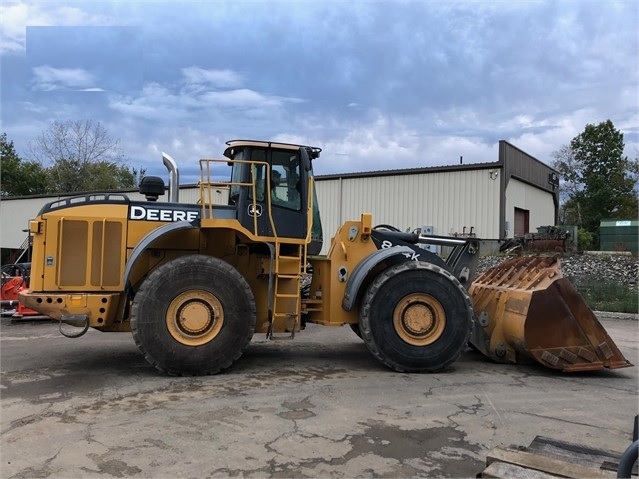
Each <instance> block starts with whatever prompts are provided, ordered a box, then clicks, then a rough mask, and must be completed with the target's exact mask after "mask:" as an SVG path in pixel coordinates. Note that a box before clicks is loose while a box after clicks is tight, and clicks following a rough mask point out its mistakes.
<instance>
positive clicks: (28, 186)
mask: <svg viewBox="0 0 639 479" xmlns="http://www.w3.org/2000/svg"><path fill="white" fill-rule="evenodd" d="M0 174H1V175H2V176H1V181H0V196H2V197H6V196H24V195H36V194H41V193H45V192H46V183H47V179H46V171H45V169H44V168H43V167H42V166H41V165H40V164H39V163H36V162H34V161H23V160H22V158H20V156H18V154H17V153H16V150H15V147H14V145H13V141H9V140H8V139H7V134H6V133H2V135H0Z"/></svg>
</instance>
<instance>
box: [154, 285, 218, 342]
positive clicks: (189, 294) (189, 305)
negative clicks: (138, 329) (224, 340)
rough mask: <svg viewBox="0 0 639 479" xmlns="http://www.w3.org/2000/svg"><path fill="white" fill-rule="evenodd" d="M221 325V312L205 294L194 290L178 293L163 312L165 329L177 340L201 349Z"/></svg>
mask: <svg viewBox="0 0 639 479" xmlns="http://www.w3.org/2000/svg"><path fill="white" fill-rule="evenodd" d="M223 324H224V309H223V308H222V303H220V300H219V299H217V297H216V296H215V295H213V294H211V293H209V292H208V291H202V290H195V291H186V292H184V293H180V294H178V295H177V296H176V297H175V298H174V299H173V301H171V304H169V308H168V310H167V312H166V326H167V328H168V330H169V333H171V336H173V339H175V340H176V341H178V342H180V343H182V344H185V345H187V346H200V345H202V344H206V343H208V342H209V341H211V340H212V339H214V338H215V337H216V336H217V335H218V333H219V332H220V330H221V329H222V325H223Z"/></svg>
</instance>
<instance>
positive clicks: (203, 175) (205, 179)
mask: <svg viewBox="0 0 639 479" xmlns="http://www.w3.org/2000/svg"><path fill="white" fill-rule="evenodd" d="M211 163H226V164H233V163H243V164H248V165H251V179H252V181H250V182H237V181H211ZM257 166H264V171H265V172H267V171H270V169H269V164H268V163H267V162H266V161H252V160H229V159H224V160H220V159H215V158H202V159H201V160H200V183H199V187H200V202H201V203H202V218H206V217H207V216H206V214H205V213H206V212H207V211H208V213H209V217H210V218H212V217H213V201H212V194H211V188H212V187H217V186H221V187H229V188H230V187H232V186H240V187H242V186H245V187H250V188H251V191H252V197H253V202H252V206H253V211H255V210H256V209H257V183H256V181H255V169H256V167H257ZM265 180H266V182H265V189H264V197H265V198H266V200H265V201H266V205H267V210H268V220H269V224H270V225H271V229H272V231H273V236H274V238H275V240H276V241H277V240H278V238H279V237H278V236H277V230H276V228H275V222H274V221H273V215H272V211H273V208H272V204H271V195H270V194H269V192H270V191H271V175H270V174H265ZM253 234H254V235H255V236H259V235H258V227H257V215H253Z"/></svg>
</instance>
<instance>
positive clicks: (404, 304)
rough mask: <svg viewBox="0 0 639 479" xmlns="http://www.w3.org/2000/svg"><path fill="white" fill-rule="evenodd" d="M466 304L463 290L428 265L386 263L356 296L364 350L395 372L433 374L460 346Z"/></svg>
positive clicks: (464, 339)
mask: <svg viewBox="0 0 639 479" xmlns="http://www.w3.org/2000/svg"><path fill="white" fill-rule="evenodd" d="M471 326H472V305H471V302H470V298H469V297H468V294H467V293H466V290H465V289H464V288H463V286H462V285H461V284H460V283H459V281H458V280H457V279H456V278H455V277H454V276H453V275H452V274H450V273H449V272H448V271H446V270H445V269H443V268H440V267H439V266H436V265H434V264H430V263H425V262H418V261H407V262H404V263H400V264H397V265H394V266H391V267H389V268H388V269H386V270H384V271H383V272H382V273H380V274H379V275H378V276H377V277H376V278H375V279H374V280H373V282H372V283H371V284H370V285H369V287H368V289H367V290H366V293H365V294H364V297H363V299H362V307H361V309H360V321H359V327H360V331H361V333H362V338H363V339H364V342H365V344H366V346H367V347H368V349H369V350H370V351H371V352H372V353H373V355H375V356H376V357H377V358H378V359H379V360H380V361H381V362H382V363H384V364H385V365H386V366H388V367H389V368H391V369H394V370H395V371H399V372H408V373H423V372H437V371H441V370H442V369H445V368H446V367H448V366H449V365H451V364H452V363H453V362H455V361H456V360H457V359H458V358H459V356H461V354H462V352H463V351H464V349H465V348H466V345H467V343H468V338H469V335H470V331H471Z"/></svg>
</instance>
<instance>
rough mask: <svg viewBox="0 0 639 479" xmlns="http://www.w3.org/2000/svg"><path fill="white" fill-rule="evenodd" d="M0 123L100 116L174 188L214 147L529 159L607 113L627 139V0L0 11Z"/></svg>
mask: <svg viewBox="0 0 639 479" xmlns="http://www.w3.org/2000/svg"><path fill="white" fill-rule="evenodd" d="M0 22H1V29H2V31H1V32H0V33H1V34H0V61H1V67H2V70H1V74H2V78H1V97H0V101H1V105H0V106H1V117H0V119H1V121H2V131H4V132H6V133H7V135H8V137H9V139H10V140H13V141H14V144H15V147H16V149H17V151H18V153H20V154H21V155H22V156H23V157H27V152H28V148H27V145H28V142H29V141H30V140H32V139H34V138H35V137H37V136H38V135H39V134H40V133H42V131H44V130H45V129H46V128H47V126H48V125H49V124H50V122H52V121H53V120H84V119H91V120H94V121H99V122H101V123H102V124H103V125H104V126H105V127H106V128H107V129H108V131H109V132H110V133H111V135H112V136H114V137H115V138H119V139H120V141H121V146H122V149H123V151H124V153H125V154H126V156H127V158H128V162H129V164H130V165H131V166H134V167H136V168H146V169H147V172H148V173H149V174H162V175H164V167H163V166H162V162H161V157H160V155H161V152H162V151H166V152H167V153H169V154H170V155H172V156H173V157H174V158H175V159H176V160H177V162H178V164H179V165H180V170H181V174H182V179H183V182H194V181H196V180H197V177H198V166H197V165H198V163H197V160H198V159H199V158H203V157H220V156H221V153H222V151H223V149H224V142H225V141H226V140H230V139H235V138H251V139H264V140H266V139H270V140H278V141H287V142H294V143H301V144H308V145H312V146H319V147H321V148H323V150H324V152H323V153H322V157H321V158H320V159H319V160H318V161H317V162H316V163H315V170H316V174H329V173H341V172H353V171H368V170H380V169H392V168H408V167H419V166H434V165H447V164H456V163H458V162H459V157H460V156H463V158H464V162H465V163H475V162H486V161H496V160H497V151H498V149H497V142H498V141H499V140H500V139H504V140H507V141H509V142H511V143H513V144H514V145H515V146H517V147H519V148H521V149H522V150H524V151H526V152H528V153H530V154H532V155H533V156H535V157H536V158H538V159H540V160H541V161H544V162H550V161H551V160H552V156H551V153H552V152H553V151H555V150H557V149H559V148H560V147H561V146H562V145H565V144H567V143H569V142H570V140H571V139H572V138H573V137H574V136H575V135H577V134H579V133H580V132H581V131H583V129H584V127H585V125H586V124H587V123H599V122H601V121H604V120H606V119H611V120H612V121H613V123H614V124H615V126H616V127H617V128H619V129H620V130H622V131H623V132H624V134H625V140H626V153H627V154H628V155H631V156H632V157H634V156H635V155H636V154H637V151H638V149H639V33H638V31H637V25H638V24H639V2H636V1H635V0H627V1H600V0H597V1H594V0H580V1H568V0H565V1H525V2H524V1H506V0H503V1H465V2H447V1H443V0H441V1H434V0H430V1H429V0H421V1H417V0H415V1H400V0H388V1H384V0H378V1H372V0H367V1H357V0H350V1H347V0H332V1H323V2H322V1H317V0H313V1H310V0H298V1H294V0H289V1H279V0H270V1H266V0H265V1H257V0H255V1H237V0H236V1H222V0H220V1H210V2H207V1H188V0H187V1H182V2H175V1H171V2H169V1H150V0H129V1H127V2H124V1H82V2H75V3H74V2H72V1H68V0H67V1H54V0H50V1H39V2H12V1H7V0H3V1H2V3H1V6H0Z"/></svg>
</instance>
